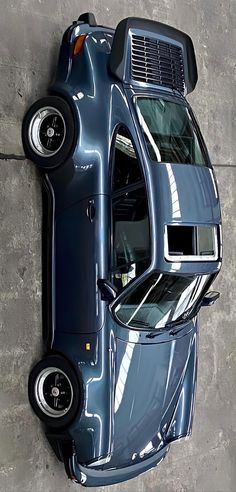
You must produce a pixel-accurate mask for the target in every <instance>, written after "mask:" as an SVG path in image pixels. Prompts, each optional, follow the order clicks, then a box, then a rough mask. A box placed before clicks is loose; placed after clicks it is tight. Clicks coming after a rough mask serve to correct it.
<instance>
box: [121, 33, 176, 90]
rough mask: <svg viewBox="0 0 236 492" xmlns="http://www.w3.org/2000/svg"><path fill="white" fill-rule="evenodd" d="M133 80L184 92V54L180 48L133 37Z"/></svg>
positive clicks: (154, 40) (153, 40)
mask: <svg viewBox="0 0 236 492" xmlns="http://www.w3.org/2000/svg"><path fill="white" fill-rule="evenodd" d="M131 73H132V79H133V80H137V81H138V82H145V83H147V84H157V85H161V86H165V87H169V88H172V89H173V88H175V89H178V90H180V91H181V92H183V91H184V65H183V52H182V49H181V48H180V47H179V46H175V45H173V44H170V43H165V42H164V41H160V40H159V39H154V38H149V37H146V36H137V35H133V36H132V61H131Z"/></svg>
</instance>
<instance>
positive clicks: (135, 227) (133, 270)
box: [112, 186, 150, 291]
mask: <svg viewBox="0 0 236 492" xmlns="http://www.w3.org/2000/svg"><path fill="white" fill-rule="evenodd" d="M112 215H113V267H112V277H113V279H112V280H113V283H114V284H115V285H116V287H117V288H118V290H119V291H120V290H121V289H122V288H123V287H125V286H126V285H127V284H129V282H131V281H132V280H134V279H135V278H137V277H139V276H140V275H141V274H142V273H143V272H144V271H145V270H146V269H147V267H148V266H149V264H150V238H149V217H148V204H147V197H146V193H145V189H144V187H143V186H142V187H140V188H138V189H136V190H134V191H130V192H126V193H125V194H124V195H121V196H118V197H114V198H113V200H112Z"/></svg>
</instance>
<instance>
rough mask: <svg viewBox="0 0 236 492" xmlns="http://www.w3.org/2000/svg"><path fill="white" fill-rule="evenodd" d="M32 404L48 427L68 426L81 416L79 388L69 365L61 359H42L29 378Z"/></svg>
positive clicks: (55, 356)
mask: <svg viewBox="0 0 236 492" xmlns="http://www.w3.org/2000/svg"><path fill="white" fill-rule="evenodd" d="M29 401H30V404H31V406H32V408H33V410H34V412H35V413H36V415H37V416H38V417H39V418H40V420H42V421H43V422H44V423H45V424H46V425H48V426H49V427H54V428H60V427H65V426H67V425H69V424H70V423H71V422H72V421H73V420H74V418H75V417H76V415H77V414H78V409H79V403H80V388H79V383H78V379H77V376H76V374H75V372H74V370H73V368H72V367H71V366H70V364H69V363H68V362H67V361H66V360H65V359H64V358H63V357H61V356H57V355H52V356H49V357H45V358H44V359H42V360H41V361H40V362H38V364H36V366H35V367H34V368H33V370H32V371H31V373H30V376H29Z"/></svg>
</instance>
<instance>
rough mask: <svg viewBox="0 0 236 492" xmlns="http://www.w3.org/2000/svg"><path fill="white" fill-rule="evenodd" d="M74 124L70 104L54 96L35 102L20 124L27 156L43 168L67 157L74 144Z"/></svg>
mask: <svg viewBox="0 0 236 492" xmlns="http://www.w3.org/2000/svg"><path fill="white" fill-rule="evenodd" d="M74 138H75V125H74V118H73V115H72V112H71V109H70V107H69V105H68V104H67V103H66V101H64V100H63V99H61V98H60V97H57V96H50V97H45V98H43V99H40V100H39V101H37V102H35V103H34V104H33V105H32V106H31V108H30V109H29V111H28V112H27V113H26V115H25V117H24V120H23V125H22V141H23V146H24V150H25V153H26V156H27V157H28V158H29V159H31V160H32V161H33V162H35V164H37V165H38V166H40V167H41V168H43V169H47V170H48V169H53V168H55V167H57V166H60V165H61V164H63V162H64V161H65V160H66V159H67V158H68V156H69V154H70V152H71V150H72V147H73V143H74Z"/></svg>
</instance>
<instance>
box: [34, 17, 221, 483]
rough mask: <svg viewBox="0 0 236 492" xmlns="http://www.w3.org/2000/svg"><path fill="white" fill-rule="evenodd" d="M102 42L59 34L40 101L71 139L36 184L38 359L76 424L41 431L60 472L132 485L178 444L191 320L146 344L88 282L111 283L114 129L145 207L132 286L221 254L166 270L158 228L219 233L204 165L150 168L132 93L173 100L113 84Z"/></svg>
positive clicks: (189, 391)
mask: <svg viewBox="0 0 236 492" xmlns="http://www.w3.org/2000/svg"><path fill="white" fill-rule="evenodd" d="M140 27H142V21H140ZM84 33H87V38H86V40H85V43H84V47H83V49H82V51H81V53H80V54H79V55H76V56H74V57H73V55H72V51H73V50H72V49H71V47H72V46H73V42H74V39H75V38H76V36H78V35H79V34H84ZM113 35H114V30H112V29H108V28H103V27H101V26H100V27H98V26H97V27H94V26H88V25H87V24H83V23H75V24H74V25H72V26H71V27H70V29H69V30H68V31H67V32H66V34H65V35H64V38H63V42H62V47H61V52H60V57H59V63H58V69H57V74H56V79H55V81H54V83H53V85H52V86H51V87H50V93H51V94H54V95H55V94H57V95H60V96H61V97H64V98H65V99H66V100H67V102H68V103H69V105H70V107H71V109H72V111H73V115H74V119H75V123H76V132H77V138H76V141H75V143H74V148H73V152H72V153H71V155H70V156H69V157H68V159H67V161H66V162H65V164H64V165H63V166H61V167H59V168H57V169H54V170H52V171H50V173H47V174H46V175H44V176H43V179H44V180H46V182H47V186H48V190H49V191H48V193H49V194H50V196H51V203H52V204H53V207H52V210H53V213H52V223H51V230H52V242H53V247H52V254H51V256H50V259H49V265H50V268H51V267H52V290H51V292H50V299H51V306H52V309H51V311H52V317H51V320H50V328H51V331H50V333H51V336H50V337H48V339H49V344H48V351H50V352H58V353H61V354H63V355H64V356H65V357H66V358H67V359H68V360H69V361H70V362H71V363H72V364H73V366H74V368H75V370H76V372H77V374H78V378H79V380H80V384H81V395H82V400H81V406H80V410H79V414H78V418H76V419H75V420H74V422H73V423H72V424H71V425H70V426H69V427H68V428H67V429H63V430H62V431H61V433H60V434H58V433H53V431H52V430H50V432H49V431H48V438H49V440H50V442H52V439H54V440H56V441H57V444H58V446H59V447H61V449H62V452H61V453H62V457H63V460H64V462H65V465H66V470H67V473H68V475H69V476H70V477H71V478H73V479H75V480H77V481H79V482H80V483H82V484H83V485H86V486H90V485H91V486H98V485H106V484H110V483H116V482H119V481H122V480H127V479H129V478H132V477H134V476H136V475H138V474H139V473H142V472H144V471H146V470H148V469H150V468H152V467H153V466H155V465H156V464H157V463H158V462H160V460H161V459H163V457H164V456H165V454H166V452H167V451H168V447H169V444H170V442H171V441H173V440H176V439H179V438H181V437H185V436H189V435H190V434H191V427H192V419H193V408H194V398H195V388H196V378H197V373H196V371H197V337H198V323H197V318H196V317H195V318H194V319H192V320H190V321H185V322H183V323H182V325H181V327H178V328H179V329H178V330H176V331H173V330H172V331H171V330H166V331H164V332H160V333H157V335H156V337H155V338H150V337H149V335H150V330H148V329H145V330H142V331H139V330H134V329H128V328H126V327H124V326H122V325H121V324H119V323H118V321H117V320H116V319H115V318H114V316H113V311H112V306H110V305H109V303H108V302H107V301H104V300H102V298H101V293H100V291H99V289H98V286H97V280H98V279H100V278H103V279H109V277H110V271H109V267H110V253H111V251H110V250H111V235H112V230H111V149H112V140H113V136H114V132H115V130H116V128H117V127H118V125H121V124H122V125H125V126H126V127H127V128H128V129H129V132H130V134H131V137H132V139H133V143H134V146H135V148H136V151H137V153H138V155H139V158H140V163H141V166H142V169H143V174H144V178H145V184H146V188H147V195H148V202H149V214H150V230H151V246H152V247H151V264H150V267H149V269H148V270H147V272H145V273H144V274H142V275H141V277H140V278H139V279H137V280H135V282H136V283H137V284H138V283H139V282H141V281H142V280H143V278H145V277H146V275H147V274H148V273H149V272H151V271H153V270H159V271H160V272H177V271H178V272H181V273H185V274H190V273H211V274H212V275H213V276H214V275H215V274H216V273H217V272H218V271H219V269H220V266H221V259H222V258H221V253H220V255H219V258H218V260H217V261H214V262H204V261H202V262H201V261H200V262H197V263H196V262H188V263H186V262H185V263H184V262H182V263H178V264H176V263H171V262H167V261H166V260H165V258H164V226H165V225H166V224H172V223H178V224H188V225H189V224H214V225H220V224H221V216H220V204H219V197H218V191H217V185H216V182H215V178H214V172H213V169H212V167H211V165H210V163H209V167H198V166H190V165H181V164H168V163H167V164H166V163H156V162H152V161H150V159H149V157H148V154H147V151H146V147H145V142H144V139H143V135H142V132H141V128H140V126H139V123H138V118H137V114H136V109H135V102H134V99H133V97H134V95H135V94H136V95H137V94H143V95H147V94H150V95H153V96H155V95H156V96H158V95H160V94H162V95H164V97H166V98H169V99H171V100H178V101H179V100H180V99H181V100H182V101H183V97H182V95H180V94H179V93H178V92H177V91H174V90H170V89H165V88H162V89H161V88H160V87H157V88H155V86H154V87H153V86H152V87H151V88H150V87H148V86H147V85H145V84H144V86H143V87H141V86H140V85H139V86H137V87H136V88H134V87H132V86H131V85H130V84H126V83H124V82H122V81H121V80H119V79H118V78H116V77H115V76H114V75H113V74H112V73H111V69H110V65H109V63H110V53H111V46H112V40H113ZM125 56H128V52H127V53H126V55H125ZM189 83H190V82H189ZM184 104H187V102H184ZM199 131H200V130H199ZM200 138H202V137H200ZM173 183H174V186H173ZM173 195H174V200H175V201H176V197H177V200H178V213H177V214H176V209H175V213H173ZM218 240H219V241H220V238H218ZM135 282H134V283H133V284H132V285H133V286H134V285H135ZM128 289H130V286H128V287H127V290H126V292H128ZM122 296H123V293H121V294H120V297H119V298H118V300H117V301H116V302H119V300H120V299H122ZM88 342H90V344H91V350H90V351H86V350H85V344H86V343H88ZM53 435H54V437H53V438H52V436H53ZM65 436H66V438H67V439H69V441H70V442H71V443H72V444H73V445H72V448H71V449H72V451H71V453H68V452H65V451H64V450H63V449H64V448H63V447H62V442H63V438H64V437H65Z"/></svg>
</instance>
